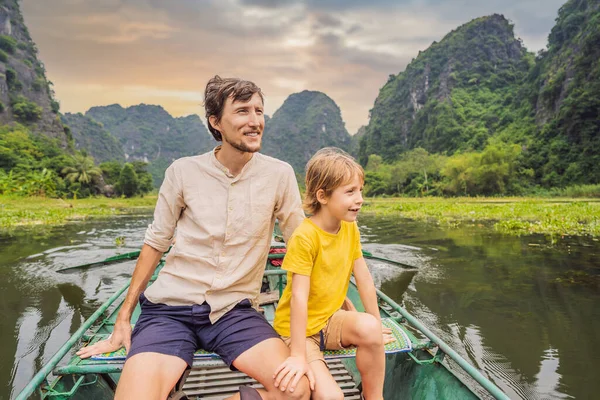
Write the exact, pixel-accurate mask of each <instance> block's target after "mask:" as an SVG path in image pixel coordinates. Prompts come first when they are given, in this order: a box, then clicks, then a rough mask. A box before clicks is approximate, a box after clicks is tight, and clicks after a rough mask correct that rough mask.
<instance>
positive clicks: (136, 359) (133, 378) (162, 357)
mask: <svg viewBox="0 0 600 400" xmlns="http://www.w3.org/2000/svg"><path fill="white" fill-rule="evenodd" d="M186 368H187V363H186V362H185V361H183V360H182V359H181V358H179V357H176V356H170V355H166V354H160V353H139V354H136V355H134V356H132V357H131V358H130V359H128V360H127V361H126V362H125V366H124V367H123V372H122V373H121V378H120V379H119V384H118V386H117V392H116V394H115V399H116V400H129V399H145V400H151V399H156V400H164V399H166V398H167V396H168V395H169V392H170V391H171V389H173V387H174V386H175V384H176V383H177V381H178V380H179V378H181V375H182V374H183V371H185V369H186Z"/></svg>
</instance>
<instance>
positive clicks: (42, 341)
mask: <svg viewBox="0 0 600 400" xmlns="http://www.w3.org/2000/svg"><path fill="white" fill-rule="evenodd" d="M148 222H149V218H148V217H139V216H138V217H135V218H122V217H121V218H115V219H113V220H110V221H108V220H107V221H94V222H87V223H85V222H84V223H78V224H76V225H68V226H63V227H56V228H45V227H43V228H40V229H34V230H31V229H28V230H21V231H19V230H17V231H13V232H11V234H10V235H7V234H5V235H2V236H0V291H1V292H2V293H3V299H2V301H1V302H0V327H1V330H0V332H1V337H0V339H1V340H2V346H1V349H0V357H1V359H2V361H3V362H2V363H0V380H1V381H0V399H3V398H10V397H12V396H14V395H16V393H18V392H19V391H20V390H21V389H22V388H23V387H24V386H25V385H26V384H27V383H28V382H29V380H30V379H31V377H32V376H33V375H34V373H35V371H37V370H39V369H40V368H41V367H42V366H43V365H44V364H45V363H46V362H47V361H48V360H49V359H50V358H51V357H52V355H54V353H55V352H56V351H57V350H58V349H59V348H60V346H62V344H63V343H64V342H65V341H66V340H67V339H68V338H69V337H70V336H71V335H72V334H73V333H74V332H75V331H76V330H77V329H78V328H79V327H80V326H81V323H82V322H83V321H84V320H85V319H87V318H88V317H89V316H90V315H91V314H92V313H93V312H94V311H95V310H96V309H97V308H98V307H99V306H100V305H101V304H102V303H103V302H104V301H106V299H108V297H110V296H111V295H112V294H113V293H114V291H115V290H116V289H117V288H118V287H120V286H122V285H123V284H124V283H125V281H126V280H127V279H128V277H129V276H130V274H131V271H132V268H133V262H128V263H124V264H119V265H112V266H107V267H100V268H94V269H89V270H84V271H75V272H74V273H70V274H60V273H57V272H56V270H58V269H60V268H64V267H69V266H74V265H79V264H84V263H88V262H91V261H97V260H101V259H104V258H106V257H108V256H112V255H114V254H115V253H117V252H121V253H125V252H129V251H133V250H136V249H139V246H140V245H141V242H142V239H143V233H144V230H143V227H144V225H146V224H147V223H148ZM117 236H124V237H125V246H122V247H117V246H116V244H115V238H116V237H117Z"/></svg>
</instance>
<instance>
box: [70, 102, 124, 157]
mask: <svg viewBox="0 0 600 400" xmlns="http://www.w3.org/2000/svg"><path fill="white" fill-rule="evenodd" d="M61 118H62V121H63V122H64V124H65V125H67V126H68V127H69V129H70V131H71V135H72V136H73V140H74V142H75V148H76V149H77V150H86V152H87V153H88V154H90V155H91V156H92V157H94V160H96V162H98V163H101V162H104V161H118V162H124V161H125V153H124V152H123V148H122V146H121V143H120V142H119V141H118V140H117V138H116V137H115V136H113V134H112V133H110V132H109V131H107V130H106V129H105V128H104V126H103V125H102V124H101V123H100V122H97V121H96V120H94V119H93V118H91V117H89V116H87V115H83V114H81V113H77V114H71V113H66V114H64V115H63V116H62V117H61Z"/></svg>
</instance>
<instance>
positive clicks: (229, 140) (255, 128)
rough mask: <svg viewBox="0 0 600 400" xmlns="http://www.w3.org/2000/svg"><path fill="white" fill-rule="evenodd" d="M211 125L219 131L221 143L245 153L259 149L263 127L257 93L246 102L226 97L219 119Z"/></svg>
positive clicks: (262, 115) (260, 101)
mask: <svg viewBox="0 0 600 400" xmlns="http://www.w3.org/2000/svg"><path fill="white" fill-rule="evenodd" d="M213 126H214V127H215V128H216V129H217V130H218V131H219V132H221V136H222V137H223V144H229V145H230V146H231V147H233V148H234V149H236V150H239V151H242V152H246V153H255V152H257V151H259V150H260V144H261V140H262V133H263V130H264V128H265V116H264V114H263V102H262V100H261V98H260V96H259V94H258V93H255V94H254V95H253V96H252V98H250V100H249V101H248V102H242V101H235V102H234V101H233V100H232V99H231V97H230V98H228V99H227V101H226V102H225V107H223V116H222V117H221V121H219V122H218V123H213Z"/></svg>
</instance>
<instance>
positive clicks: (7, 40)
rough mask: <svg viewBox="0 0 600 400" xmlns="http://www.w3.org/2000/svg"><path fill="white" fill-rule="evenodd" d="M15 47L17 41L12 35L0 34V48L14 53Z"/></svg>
mask: <svg viewBox="0 0 600 400" xmlns="http://www.w3.org/2000/svg"><path fill="white" fill-rule="evenodd" d="M16 48H17V41H16V40H15V39H14V38H13V37H12V36H8V35H0V49H2V50H4V51H6V52H7V53H9V54H14V53H15V49H16Z"/></svg>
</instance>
